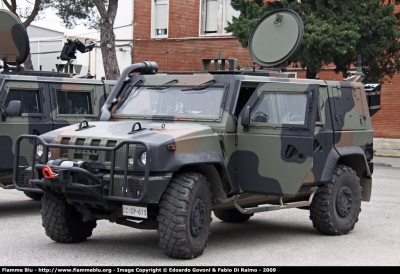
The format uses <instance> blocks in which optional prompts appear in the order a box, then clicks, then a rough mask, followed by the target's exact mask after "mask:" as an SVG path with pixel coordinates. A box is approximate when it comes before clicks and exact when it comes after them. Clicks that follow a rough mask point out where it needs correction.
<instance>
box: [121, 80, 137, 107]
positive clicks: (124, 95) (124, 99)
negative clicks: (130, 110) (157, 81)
mask: <svg viewBox="0 0 400 274" xmlns="http://www.w3.org/2000/svg"><path fill="white" fill-rule="evenodd" d="M141 82H143V80H142V79H139V80H137V81H136V82H135V83H134V84H133V85H132V86H130V87H129V89H128V90H127V91H126V92H125V93H124V94H123V95H122V99H121V102H120V103H119V105H118V107H117V109H116V110H118V109H119V108H120V107H122V105H123V104H124V103H125V101H126V99H128V97H129V95H130V94H131V92H132V90H133V88H134V87H135V86H136V85H137V84H139V83H141Z"/></svg>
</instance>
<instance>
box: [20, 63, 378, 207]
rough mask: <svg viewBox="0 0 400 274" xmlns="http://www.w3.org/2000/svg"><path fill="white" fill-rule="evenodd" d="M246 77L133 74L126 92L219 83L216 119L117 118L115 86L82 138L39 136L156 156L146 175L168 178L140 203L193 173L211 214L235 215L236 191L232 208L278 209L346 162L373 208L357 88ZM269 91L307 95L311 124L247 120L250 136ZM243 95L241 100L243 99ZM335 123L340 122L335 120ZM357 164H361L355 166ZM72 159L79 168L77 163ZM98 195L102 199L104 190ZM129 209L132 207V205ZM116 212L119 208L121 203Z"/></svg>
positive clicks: (67, 133) (365, 119) (368, 138)
mask: <svg viewBox="0 0 400 274" xmlns="http://www.w3.org/2000/svg"><path fill="white" fill-rule="evenodd" d="M132 66H134V65H132ZM261 73H262V74H261ZM250 74H252V75H245V74H243V75H241V74H216V75H211V74H199V75H142V74H138V75H132V76H131V77H130V79H129V81H125V83H126V84H127V85H129V84H133V83H137V82H138V80H140V79H141V80H142V82H141V84H140V85H143V86H145V87H157V86H160V85H163V84H164V83H167V82H170V81H172V80H178V82H177V83H176V84H168V85H166V86H168V87H174V86H179V87H182V88H188V87H195V86H198V85H200V84H202V83H204V82H207V81H209V80H215V83H214V84H212V85H209V87H212V86H213V85H215V86H220V87H223V88H224V89H225V96H224V104H223V105H222V109H221V112H220V113H221V115H220V117H219V119H212V120H210V119H201V118H199V119H197V120H193V119H185V117H182V116H179V117H174V116H168V117H152V116H145V117H139V116H127V115H125V116H124V115H120V114H118V115H117V114H115V113H114V111H115V109H116V106H117V105H118V102H119V101H120V99H121V95H122V93H123V92H122V91H121V90H122V89H120V90H118V89H117V88H114V89H113V91H112V93H111V94H110V96H109V97H108V98H107V101H106V103H105V105H104V107H103V110H102V114H101V118H100V120H103V121H99V122H90V126H94V127H90V128H86V129H84V130H81V131H76V129H77V125H71V126H69V127H65V128H60V129H57V130H55V131H52V132H49V133H47V134H44V135H42V136H41V137H42V138H43V139H44V140H45V141H46V142H49V143H50V142H51V143H52V144H61V143H62V140H63V139H65V138H68V140H69V144H70V145H76V144H78V143H77V140H78V139H80V140H84V143H83V144H84V146H90V145H91V144H92V141H93V140H94V139H96V140H99V142H97V143H96V144H99V145H100V146H105V145H106V144H107V142H108V141H116V143H117V144H118V143H120V142H122V141H125V140H132V141H139V142H145V143H147V144H148V145H149V147H150V148H151V150H152V152H151V159H152V160H151V165H150V177H151V176H152V174H157V175H155V176H160V175H159V174H163V175H164V177H163V180H161V181H158V188H157V187H156V186H154V182H152V183H151V184H152V187H150V190H153V191H154V192H156V193H149V194H148V197H143V199H141V200H140V203H139V204H146V203H147V204H150V203H157V202H158V201H159V199H160V197H161V195H162V193H163V191H164V189H165V187H166V186H167V184H168V182H169V179H170V178H171V177H172V175H173V173H174V172H176V171H178V170H195V171H199V172H202V173H203V174H204V175H205V176H206V177H207V178H208V181H209V182H210V185H211V190H212V193H213V196H212V200H213V208H214V209H221V208H232V207H233V202H232V197H233V195H234V194H238V193H241V194H244V195H243V196H242V197H243V198H241V199H240V200H239V201H238V204H240V205H242V206H254V205H258V204H262V203H265V202H266V201H269V202H272V203H278V202H279V197H280V196H283V197H284V198H285V201H291V200H296V199H301V197H303V196H304V195H305V194H307V193H308V194H309V193H310V191H311V190H310V189H311V187H312V186H318V185H321V184H324V183H325V182H326V181H328V180H330V178H331V175H332V171H333V169H334V168H335V166H336V164H338V163H346V164H347V165H349V166H350V167H352V168H353V169H354V170H356V171H357V175H358V176H359V177H360V178H361V181H362V184H363V183H364V184H365V185H366V186H368V187H366V190H365V193H363V196H364V201H369V196H370V186H371V183H372V181H371V174H372V169H371V170H370V167H372V161H371V160H372V154H371V152H372V150H371V149H372V140H373V137H372V126H371V121H370V116H369V112H368V105H367V102H366V99H365V98H366V97H365V92H364V89H363V85H362V84H361V83H351V82H336V81H329V82H326V81H321V80H309V79H296V78H287V77H285V75H284V74H282V75H281V76H282V77H275V76H278V75H277V74H276V73H271V75H273V76H270V75H269V74H268V72H252V73H250ZM116 86H118V83H117V84H116ZM269 92H289V93H290V92H294V93H304V94H309V97H310V101H309V103H310V102H312V103H311V104H310V105H309V111H308V115H307V125H306V126H305V127H299V128H296V126H293V125H291V126H289V125H266V124H261V123H256V122H251V124H250V126H249V128H248V129H247V130H244V128H243V126H242V124H241V122H242V121H241V120H242V116H243V112H244V109H245V107H246V106H250V107H253V106H254V104H256V102H257V100H258V99H259V97H260V95H261V94H263V93H269ZM240 94H245V96H244V97H242V99H239V98H240V96H239V95H240ZM243 98H245V99H243ZM239 101H242V102H239ZM239 105H241V106H240V107H239ZM105 108H107V110H106V111H104V109H105ZM108 111H109V112H108ZM317 111H318V112H319V117H320V118H319V120H318V121H316V116H317V115H316V113H317ZM331 112H332V115H331ZM340 116H341V117H343V120H342V121H338V120H336V119H335V118H334V117H340ZM332 117H333V118H332ZM360 117H361V118H362V119H361V120H360ZM136 122H139V123H141V126H142V128H144V129H143V130H141V131H138V132H136V133H135V134H130V132H131V131H132V130H133V129H132V128H133V125H134V123H136ZM80 144H82V142H81V143H80ZM170 144H174V145H176V150H175V151H168V150H167V146H168V145H170ZM290 146H293V147H294V148H295V149H296V150H295V151H297V152H296V153H295V154H291V155H289V156H290V157H287V156H285V154H286V153H287V150H288V147H290ZM87 149H90V148H87ZM99 154H100V155H101V154H102V152H100V153H99ZM69 155H72V154H69ZM83 157H84V159H87V160H88V158H85V157H88V155H86V156H85V155H84V156H83ZM355 157H357V158H361V160H362V161H359V162H356V161H353V159H354V158H355ZM100 159H102V158H101V156H100ZM68 160H70V161H77V159H74V158H73V157H70V158H68ZM102 164H104V166H105V167H106V169H107V168H108V169H109V168H110V165H109V164H108V165H107V164H105V163H102ZM105 178H109V176H108V175H107V176H106V177H105ZM40 187H41V188H43V189H46V187H47V188H48V189H50V188H51V184H49V182H47V183H43V184H41V185H40ZM17 188H18V186H17ZM156 189H157V190H156ZM52 190H55V189H52ZM56 191H59V190H56ZM63 191H65V193H66V195H68V197H69V199H70V200H74V198H73V190H69V189H68V188H67V189H64V190H63ZM102 191H103V190H100V192H102ZM86 194H87V195H90V194H88V193H86ZM99 194H100V196H102V195H105V193H104V192H102V193H99ZM92 198H93V197H92ZM92 198H90V199H92ZM77 199H78V198H77ZM80 199H81V198H80ZM98 203H100V204H102V205H103V206H104V208H109V207H110V206H111V205H110V203H109V201H106V200H101V201H96V204H98ZM125 203H126V202H125ZM128 203H129V204H136V202H135V200H134V199H132V200H131V202H129V201H128ZM114 206H115V205H114ZM120 206H122V203H119V207H120ZM117 207H118V206H117ZM117 211H120V209H118V210H117Z"/></svg>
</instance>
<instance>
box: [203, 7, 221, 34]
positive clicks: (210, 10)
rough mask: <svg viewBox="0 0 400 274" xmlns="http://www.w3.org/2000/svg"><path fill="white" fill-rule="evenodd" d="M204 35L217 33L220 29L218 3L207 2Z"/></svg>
mask: <svg viewBox="0 0 400 274" xmlns="http://www.w3.org/2000/svg"><path fill="white" fill-rule="evenodd" d="M204 23H205V29H204V33H217V27H218V1H217V0H207V1H206V5H205V22H204Z"/></svg>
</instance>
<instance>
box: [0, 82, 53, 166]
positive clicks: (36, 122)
mask: <svg viewBox="0 0 400 274" xmlns="http://www.w3.org/2000/svg"><path fill="white" fill-rule="evenodd" d="M47 85H48V84H47V83H42V82H25V81H18V82H13V81H8V82H6V83H5V85H4V90H3V92H5V93H6V94H7V95H6V98H5V101H4V105H3V108H4V109H7V107H8V105H9V103H10V101H20V102H21V114H20V115H18V116H6V117H3V119H2V121H1V122H0V123H1V129H2V132H0V140H1V146H0V155H1V157H0V168H1V169H2V170H9V169H12V167H13V164H14V163H13V159H14V148H15V141H16V139H17V138H18V137H19V136H20V135H22V134H33V135H40V134H43V133H46V132H48V131H50V130H52V126H53V123H52V119H51V115H50V100H49V95H48V86H47Z"/></svg>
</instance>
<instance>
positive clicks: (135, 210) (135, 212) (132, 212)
mask: <svg viewBox="0 0 400 274" xmlns="http://www.w3.org/2000/svg"><path fill="white" fill-rule="evenodd" d="M122 214H123V215H125V216H132V217H138V218H144V219H147V208H146V207H141V206H130V205H122Z"/></svg>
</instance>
